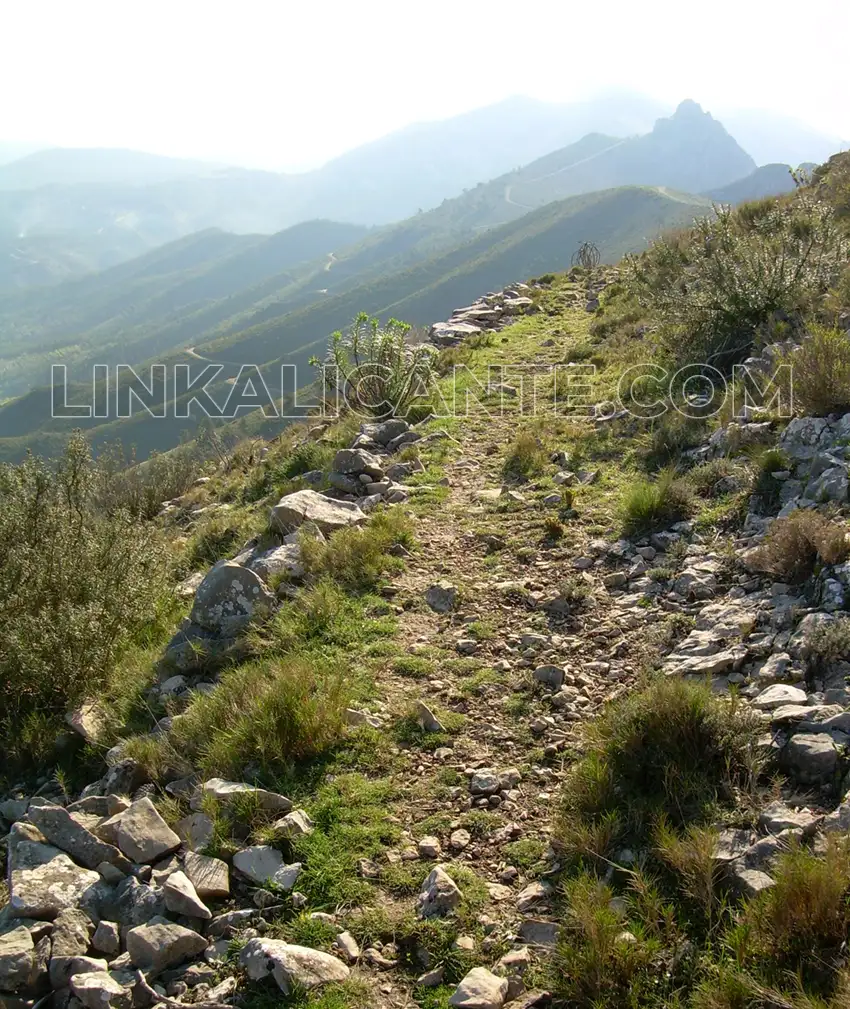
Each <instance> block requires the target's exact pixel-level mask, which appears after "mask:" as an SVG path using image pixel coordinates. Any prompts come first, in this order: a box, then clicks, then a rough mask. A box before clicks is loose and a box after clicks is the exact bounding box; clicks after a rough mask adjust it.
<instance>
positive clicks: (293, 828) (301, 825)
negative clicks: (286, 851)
mask: <svg viewBox="0 0 850 1009" xmlns="http://www.w3.org/2000/svg"><path fill="white" fill-rule="evenodd" d="M273 828H274V830H275V832H276V833H278V834H280V835H281V837H286V838H290V839H291V838H294V837H306V836H307V834H312V833H313V831H314V830H315V828H316V825H315V823H313V821H312V820H311V819H310V817H309V816H308V815H307V813H306V812H305V811H304V810H303V809H294V810H293V811H292V812H291V813H287V814H286V816H284V817H282V818H281V819H280V820H275V822H274V824H273Z"/></svg>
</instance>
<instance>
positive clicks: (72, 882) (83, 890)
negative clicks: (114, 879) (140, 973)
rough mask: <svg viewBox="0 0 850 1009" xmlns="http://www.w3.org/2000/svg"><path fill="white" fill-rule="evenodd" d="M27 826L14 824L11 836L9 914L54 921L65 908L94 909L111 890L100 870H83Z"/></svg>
mask: <svg viewBox="0 0 850 1009" xmlns="http://www.w3.org/2000/svg"><path fill="white" fill-rule="evenodd" d="M24 826H25V825H23V824H15V826H14V827H13V829H12V832H11V833H10V835H9V838H10V839H9V855H8V861H9V891H10V895H9V908H10V913H11V914H12V915H14V916H16V917H19V918H45V919H47V920H49V921H51V920H52V919H53V918H55V917H56V915H57V914H59V912H60V911H63V910H65V909H66V908H75V907H77V906H81V907H89V908H95V907H96V906H97V905H98V904H99V903H100V902H101V901H102V900H103V899H104V898H105V897H106V895H107V893H108V888H107V887H106V886H105V884H104V883H103V882H102V881H101V878H100V876H99V875H98V873H96V872H92V871H91V870H90V869H81V868H80V867H79V866H78V865H76V864H75V863H74V862H73V861H72V860H71V859H70V858H69V857H68V856H67V855H66V854H65V852H64V851H60V850H59V849H58V848H54V847H53V846H52V845H49V844H42V843H40V842H38V841H34V840H32V839H31V835H30V836H28V835H27V834H26V833H25V832H24V830H23V829H19V828H23V827H24ZM29 829H30V830H31V831H33V834H36V835H37V832H36V831H35V829H34V828H29ZM37 836H40V835H37Z"/></svg>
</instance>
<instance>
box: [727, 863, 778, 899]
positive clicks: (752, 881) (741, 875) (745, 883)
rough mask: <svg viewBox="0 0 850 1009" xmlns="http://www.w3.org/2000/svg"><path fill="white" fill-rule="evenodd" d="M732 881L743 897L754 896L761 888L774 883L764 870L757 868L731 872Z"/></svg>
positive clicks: (764, 888) (763, 888)
mask: <svg viewBox="0 0 850 1009" xmlns="http://www.w3.org/2000/svg"><path fill="white" fill-rule="evenodd" d="M732 882H733V885H734V886H735V888H736V889H737V890H738V892H739V893H742V894H743V895H744V896H745V897H755V895H756V894H757V893H761V891H762V890H766V889H767V888H768V887H771V886H775V885H776V884H775V881H774V880H773V879H772V878H771V877H770V876H768V874H767V873H766V872H762V871H761V870H759V869H738V870H737V871H735V872H734V874H733V877H732Z"/></svg>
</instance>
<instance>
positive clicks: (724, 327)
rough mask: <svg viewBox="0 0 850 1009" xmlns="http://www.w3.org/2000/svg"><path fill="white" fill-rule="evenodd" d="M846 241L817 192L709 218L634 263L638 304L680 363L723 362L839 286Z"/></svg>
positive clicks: (725, 209) (719, 212) (719, 210)
mask: <svg viewBox="0 0 850 1009" xmlns="http://www.w3.org/2000/svg"><path fill="white" fill-rule="evenodd" d="M848 249H850V243H848V239H847V238H846V237H845V236H844V234H843V232H842V229H841V228H840V226H839V224H838V222H837V221H836V219H835V211H834V209H833V207H832V206H831V205H830V204H829V203H828V202H826V201H825V200H822V199H819V198H818V195H817V193H816V192H815V191H814V190H813V189H802V190H799V191H798V192H797V193H795V194H794V195H793V196H791V197H787V198H780V199H774V198H769V199H765V200H760V201H758V202H755V203H751V204H744V205H743V206H741V207H738V208H735V209H732V208H731V207H718V208H716V211H715V213H714V214H713V215H711V216H706V217H703V218H700V219H698V220H697V221H696V222H695V223H694V226H693V227H692V228H691V229H690V230H688V231H685V232H681V233H679V234H678V235H675V236H672V237H664V238H661V239H659V240H658V241H656V242H654V243H653V245H652V246H650V248H649V250H648V251H647V252H646V253H644V254H643V255H641V256H639V257H631V258H630V259H629V261H628V264H629V266H628V269H629V279H630V283H631V285H632V288H633V290H634V291H635V293H636V295H637V297H638V299H639V301H640V302H641V304H642V305H643V306H644V307H645V308H646V309H647V310H648V311H650V312H651V313H653V314H654V315H655V316H656V317H658V318H659V319H660V320H661V321H662V322H663V323H664V324H665V331H664V333H662V334H661V336H662V340H663V341H664V342H666V345H667V347H668V349H669V351H670V352H671V353H672V354H673V355H674V356H675V357H676V358H677V359H679V360H685V361H688V362H700V363H707V364H711V365H714V366H715V367H720V368H727V367H729V366H731V365H732V364H734V363H735V362H738V361H741V360H743V358H745V357H746V356H747V354H748V353H749V350H750V348H751V347H752V345H753V342H754V340H755V338H756V336H757V335H758V334H759V333H760V332H762V331H764V330H765V328H766V327H768V326H769V324H770V323H771V321H772V320H773V319H775V318H777V317H781V318H791V319H800V318H801V317H802V315H803V313H805V312H806V311H808V310H809V309H811V308H812V307H813V306H814V305H816V304H817V303H818V302H819V301H820V299H821V298H822V297H823V296H824V295H825V294H826V292H827V291H828V290H829V288H830V287H831V286H832V284H834V283H835V281H836V279H837V278H838V276H839V273H840V271H841V270H842V269H843V267H844V265H845V263H846V261H847V256H848Z"/></svg>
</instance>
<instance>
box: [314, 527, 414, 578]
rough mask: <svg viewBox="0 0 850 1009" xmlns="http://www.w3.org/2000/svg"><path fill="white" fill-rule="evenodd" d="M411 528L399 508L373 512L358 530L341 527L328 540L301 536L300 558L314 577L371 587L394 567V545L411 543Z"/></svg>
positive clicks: (395, 561) (405, 546) (399, 545)
mask: <svg viewBox="0 0 850 1009" xmlns="http://www.w3.org/2000/svg"><path fill="white" fill-rule="evenodd" d="M412 529H413V527H412V524H411V521H410V519H409V518H408V517H407V516H406V515H405V514H404V512H403V511H402V510H401V509H400V508H391V509H387V510H384V511H379V512H376V513H375V514H374V515H373V516H372V517H371V519H370V520H369V522H368V524H367V525H366V526H364V527H363V528H361V529H357V528H350V529H340V530H339V531H338V532H336V533H334V534H333V535H332V536H331V537H330V539H329V540H327V541H326V542H325V541H322V540H316V539H309V538H303V539H302V541H301V559H302V562H303V564H304V569H305V571H306V572H307V573H308V574H309V575H312V576H313V577H315V578H321V577H329V578H332V579H333V580H334V581H336V582H338V583H339V584H340V585H342V586H344V587H346V588H349V589H354V590H364V589H369V588H373V587H374V586H375V585H376V584H377V583H378V582H379V581H380V579H381V577H382V575H383V574H384V573H385V572H386V571H388V570H390V569H392V568H394V567H396V566H397V565H398V560H397V559H396V558H395V557H393V556H392V555H391V554H390V550H392V549H393V548H394V547H404V548H405V549H407V548H410V547H412V546H413V531H412Z"/></svg>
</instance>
